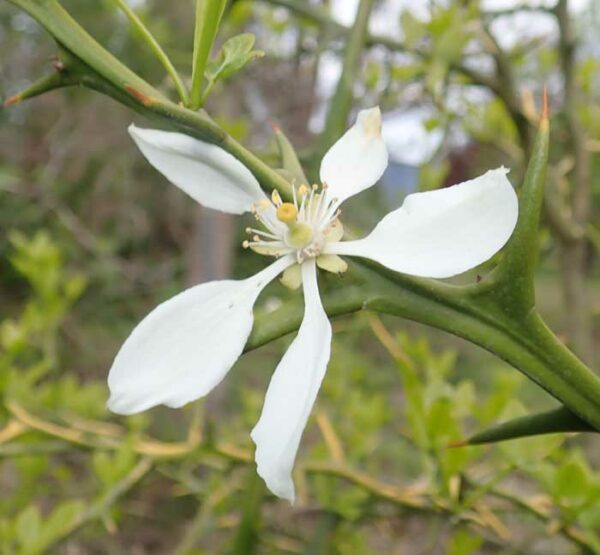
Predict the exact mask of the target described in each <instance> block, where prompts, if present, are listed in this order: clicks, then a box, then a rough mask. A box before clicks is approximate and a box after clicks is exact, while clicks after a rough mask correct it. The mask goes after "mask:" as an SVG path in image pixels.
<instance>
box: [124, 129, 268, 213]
mask: <svg viewBox="0 0 600 555" xmlns="http://www.w3.org/2000/svg"><path fill="white" fill-rule="evenodd" d="M129 133H130V135H131V136H132V137H133V140H134V141H135V142H136V144H137V145H138V147H139V148H140V150H141V151H142V154H143V155H144V156H145V157H146V158H147V160H148V162H150V164H152V165H153V166H154V167H155V168H156V169H157V170H158V171H159V172H161V173H162V174H163V175H164V176H165V177H166V178H167V179H168V180H169V181H170V182H171V183H173V184H174V185H177V187H179V188H180V189H182V190H183V191H185V192H186V193H187V194H188V195H190V196H191V197H192V198H193V199H194V200H196V201H197V202H199V203H200V204H202V205H203V206H206V207H207V208H214V209H215V210H221V211H222V212H230V213H232V214H242V213H243V212H248V211H249V210H250V208H251V207H252V204H254V203H255V202H258V201H260V200H261V199H264V198H266V197H265V194H264V193H263V192H262V190H261V188H260V186H259V185H258V181H257V180H256V178H255V177H254V176H253V175H252V174H251V173H250V170H249V169H248V168H247V167H246V166H244V165H243V164H242V163H241V162H240V161H239V160H236V159H235V158H234V157H233V156H232V155H231V154H229V153H228V152H225V151H224V150H223V149H222V148H219V147H218V146H215V145H212V144H209V143H204V142H202V141H199V140H197V139H194V138H193V137H189V136H187V135H183V134H182V133H172V132H169V131H157V130H155V129H141V128H139V127H136V126H135V125H130V126H129Z"/></svg>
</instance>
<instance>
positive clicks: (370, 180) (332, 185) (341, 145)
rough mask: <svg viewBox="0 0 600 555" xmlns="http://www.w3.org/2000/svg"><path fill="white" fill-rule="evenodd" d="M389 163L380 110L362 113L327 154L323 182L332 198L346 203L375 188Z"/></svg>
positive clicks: (322, 164) (322, 165)
mask: <svg viewBox="0 0 600 555" xmlns="http://www.w3.org/2000/svg"><path fill="white" fill-rule="evenodd" d="M387 164H388V152H387V148H386V147H385V143H384V142H383V139H382V138H381V112H380V111H379V108H377V107H376V108H371V109H370V110H362V111H361V112H359V113H358V117H357V118H356V123H355V124H354V125H353V126H352V127H351V128H350V129H348V131H346V133H345V134H344V135H343V136H342V138H341V139H339V140H338V141H337V142H336V143H335V144H334V145H333V146H332V147H331V148H330V149H329V151H328V152H327V154H325V156H324V158H323V161H322V162H321V182H322V183H327V185H328V186H329V190H328V194H329V196H330V198H337V199H339V201H340V202H343V201H344V200H345V199H347V198H348V197H351V196H353V195H356V194H357V193H360V192H361V191H363V190H364V189H368V188H369V187H371V186H372V185H375V183H376V182H377V180H378V179H379V178H380V177H381V176H382V175H383V172H384V171H385V168H386V167H387Z"/></svg>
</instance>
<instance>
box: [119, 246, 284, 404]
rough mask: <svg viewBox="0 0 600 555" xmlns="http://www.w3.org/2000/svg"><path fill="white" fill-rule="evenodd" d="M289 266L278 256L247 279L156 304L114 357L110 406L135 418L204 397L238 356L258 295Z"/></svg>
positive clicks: (205, 287) (214, 283) (216, 284)
mask: <svg viewBox="0 0 600 555" xmlns="http://www.w3.org/2000/svg"><path fill="white" fill-rule="evenodd" d="M293 262H294V259H293V257H283V258H281V259H279V260H277V261H276V262H274V263H273V264H271V265H270V266H267V267H266V268H265V269H264V270H262V271H260V272H259V273H258V274H256V275H254V276H252V277H250V278H248V279H245V280H241V281H234V280H224V281H211V282H208V283H202V284H200V285H197V286H195V287H192V288H190V289H188V290H187V291H184V292H182V293H180V294H179V295H176V296H175V297H173V298H172V299H170V300H168V301H166V302H164V303H162V304H160V305H159V306H157V307H156V308H155V309H154V310H153V311H152V312H150V314H148V316H146V318H144V319H143V320H142V321H141V322H140V323H139V324H138V326H137V327H136V328H135V329H134V330H133V332H132V333H131V335H130V336H129V337H128V338H127V340H126V341H125V343H124V344H123V346H122V347H121V350H120V351H119V353H118V354H117V356H116V358H115V361H114V363H113V366H112V368H111V369H110V373H109V375H108V387H109V388H110V393H111V395H110V399H109V400H108V408H109V409H110V410H111V411H113V412H116V413H118V414H133V413H136V412H141V411H143V410H146V409H148V408H150V407H153V406H155V405H159V404H164V405H167V406H169V407H181V406H183V405H185V404H186V403H189V402H190V401H193V400H194V399H197V398H199V397H202V396H203V395H206V394H207V393H208V392H209V391H210V390H211V389H213V388H214V387H215V386H216V385H217V384H218V383H219V382H220V381H221V380H222V379H223V377H224V376H225V374H226V373H227V372H228V371H229V369H230V368H231V367H232V366H233V364H234V363H235V361H236V360H237V359H238V357H239V356H240V354H241V353H242V350H243V348H244V345H245V343H246V340H247V339H248V335H249V334H250V330H251V329H252V321H253V318H252V307H253V305H254V302H255V301H256V298H257V297H258V295H259V293H260V292H261V291H262V289H263V288H264V287H265V286H266V285H267V284H268V283H269V282H270V281H271V280H272V279H274V278H275V276H277V274H279V273H280V272H281V271H282V270H284V269H285V268H286V267H287V266H288V265H290V264H292V263H293Z"/></svg>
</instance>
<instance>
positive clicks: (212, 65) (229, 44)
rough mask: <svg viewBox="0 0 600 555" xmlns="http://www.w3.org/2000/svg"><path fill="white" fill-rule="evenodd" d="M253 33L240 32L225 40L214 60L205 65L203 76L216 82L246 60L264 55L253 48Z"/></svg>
mask: <svg viewBox="0 0 600 555" xmlns="http://www.w3.org/2000/svg"><path fill="white" fill-rule="evenodd" d="M254 40H255V38H254V35H253V34H252V33H242V34H241V35H236V36H235V37H232V38H230V39H229V40H227V41H226V42H225V43H224V44H223V46H222V47H221V50H220V51H219V53H218V54H217V57H216V58H215V59H214V60H211V61H210V62H209V63H208V65H207V66H206V71H205V73H204V74H205V76H206V78H207V79H208V81H209V82H212V83H216V82H217V81H221V80H222V79H227V77H229V76H231V75H233V74H234V73H236V72H237V71H239V70H240V69H242V68H243V67H244V66H245V65H246V64H247V63H248V62H251V61H252V60H254V59H255V58H261V57H262V56H264V55H265V53H264V52H263V51H262V50H253V49H252V48H253V46H254Z"/></svg>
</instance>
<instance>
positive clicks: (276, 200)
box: [271, 189, 283, 206]
mask: <svg viewBox="0 0 600 555" xmlns="http://www.w3.org/2000/svg"><path fill="white" fill-rule="evenodd" d="M271 200H272V201H273V204H274V205H275V206H281V204H282V202H283V201H282V200H281V195H280V194H279V191H277V189H273V192H272V193H271Z"/></svg>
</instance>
